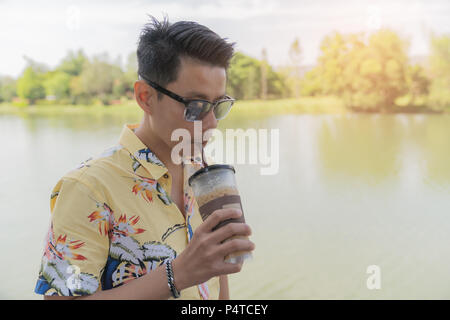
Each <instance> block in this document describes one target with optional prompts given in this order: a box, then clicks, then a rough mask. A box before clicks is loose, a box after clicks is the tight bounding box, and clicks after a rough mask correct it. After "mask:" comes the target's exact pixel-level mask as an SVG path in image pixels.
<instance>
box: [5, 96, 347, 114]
mask: <svg viewBox="0 0 450 320" xmlns="http://www.w3.org/2000/svg"><path fill="white" fill-rule="evenodd" d="M141 112H142V110H141V109H140V107H139V106H138V105H137V103H136V102H135V101H134V100H130V101H127V102H125V103H122V104H118V105H111V106H101V105H97V106H93V105H91V106H89V105H39V106H25V107H15V106H12V105H10V104H5V103H4V104H0V114H17V115H20V114H23V115H33V114H35V115H40V116H59V115H61V116H62V115H76V114H92V115H102V114H108V115H115V114H117V115H127V114H129V115H137V114H139V113H141ZM345 112H346V110H345V107H344V105H343V104H342V102H341V101H340V100H339V99H337V98H334V97H304V98H298V99H280V100H244V101H237V102H236V103H235V105H234V106H233V110H232V112H231V113H230V117H258V116H269V115H278V114H291V113H294V114H295V113H312V114H317V113H319V114H320V113H330V114H336V113H345Z"/></svg>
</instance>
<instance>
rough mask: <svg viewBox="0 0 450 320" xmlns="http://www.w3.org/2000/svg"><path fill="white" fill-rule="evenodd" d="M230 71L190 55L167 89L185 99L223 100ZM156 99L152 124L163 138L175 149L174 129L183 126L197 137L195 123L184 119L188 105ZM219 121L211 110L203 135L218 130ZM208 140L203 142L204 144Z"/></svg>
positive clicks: (165, 99) (203, 121)
mask: <svg viewBox="0 0 450 320" xmlns="http://www.w3.org/2000/svg"><path fill="white" fill-rule="evenodd" d="M225 88H226V71H225V69H224V68H222V67H217V66H211V65H207V64H203V63H201V62H198V61H196V60H193V59H190V58H181V66H180V69H179V73H178V78H177V80H176V81H174V82H171V83H169V84H168V85H167V87H166V89H168V90H170V91H172V92H174V93H176V94H178V95H179V96H181V97H183V98H185V99H195V98H197V99H204V100H208V101H210V102H214V101H217V100H219V99H220V98H222V97H223V96H224V95H225ZM154 101H156V104H157V105H155V107H154V108H153V114H152V119H151V121H152V125H153V128H154V131H155V133H156V134H157V135H159V137H160V139H161V140H163V141H164V142H165V144H166V145H168V146H169V147H170V148H171V149H172V148H173V147H174V146H175V145H176V144H178V143H179V141H171V135H172V132H173V131H174V130H176V129H179V128H184V129H187V130H188V131H189V132H190V134H191V137H192V139H194V122H189V121H186V120H185V119H184V109H185V106H184V104H182V103H180V102H178V101H176V100H174V99H172V98H170V97H168V96H166V95H163V98H162V99H161V100H157V99H154ZM216 127H217V120H216V118H215V116H214V113H213V112H212V111H210V112H209V113H208V114H207V115H206V116H205V117H204V118H203V119H202V133H201V134H202V136H203V133H204V132H205V131H206V130H208V129H215V128H216ZM206 143H207V142H203V146H204V145H205V144H206Z"/></svg>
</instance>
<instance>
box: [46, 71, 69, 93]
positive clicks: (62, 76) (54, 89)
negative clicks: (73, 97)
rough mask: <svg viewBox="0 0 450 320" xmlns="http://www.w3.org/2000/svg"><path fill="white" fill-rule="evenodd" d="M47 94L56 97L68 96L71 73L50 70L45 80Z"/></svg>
mask: <svg viewBox="0 0 450 320" xmlns="http://www.w3.org/2000/svg"><path fill="white" fill-rule="evenodd" d="M43 86H44V89H45V93H46V95H47V96H54V97H55V98H56V99H62V98H67V97H68V96H69V88H70V75H69V74H68V73H66V72H62V71H53V72H49V73H47V74H46V76H45V80H44V82H43Z"/></svg>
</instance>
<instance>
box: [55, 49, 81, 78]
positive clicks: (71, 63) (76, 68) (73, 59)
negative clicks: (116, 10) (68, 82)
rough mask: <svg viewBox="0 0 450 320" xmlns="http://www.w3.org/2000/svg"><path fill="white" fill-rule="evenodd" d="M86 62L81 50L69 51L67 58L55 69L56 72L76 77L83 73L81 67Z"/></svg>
mask: <svg viewBox="0 0 450 320" xmlns="http://www.w3.org/2000/svg"><path fill="white" fill-rule="evenodd" d="M87 60H88V58H87V57H86V55H85V54H84V52H83V50H81V49H80V50H78V51H77V52H76V53H75V52H74V51H69V53H68V54H67V56H66V57H65V58H64V59H63V60H62V61H61V63H60V64H59V66H58V67H57V70H58V71H62V72H65V73H67V74H69V75H72V76H78V75H79V74H81V72H82V71H83V65H84V64H85V62H86V61H87Z"/></svg>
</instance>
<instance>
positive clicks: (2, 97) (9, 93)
mask: <svg viewBox="0 0 450 320" xmlns="http://www.w3.org/2000/svg"><path fill="white" fill-rule="evenodd" d="M15 95H16V81H15V80H14V79H13V78H11V77H8V76H6V77H1V78H0V102H3V101H11V100H12V98H13V97H14V96H15Z"/></svg>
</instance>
